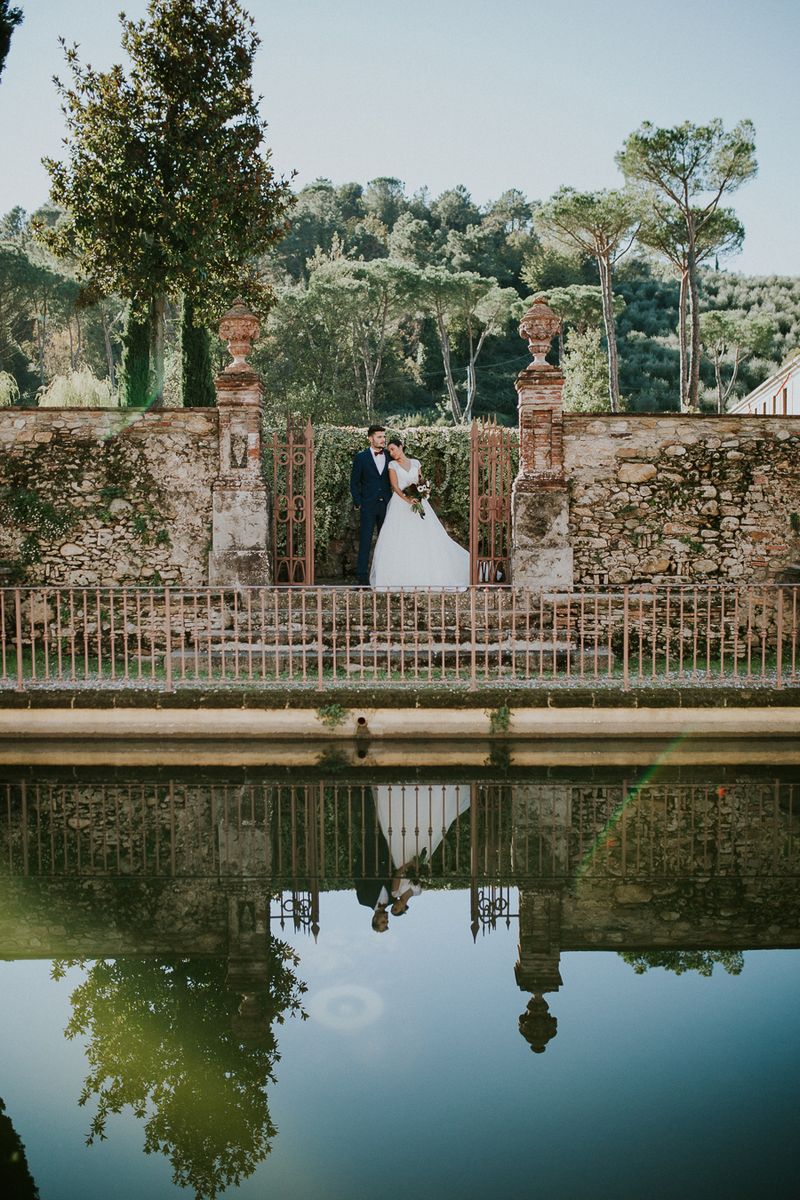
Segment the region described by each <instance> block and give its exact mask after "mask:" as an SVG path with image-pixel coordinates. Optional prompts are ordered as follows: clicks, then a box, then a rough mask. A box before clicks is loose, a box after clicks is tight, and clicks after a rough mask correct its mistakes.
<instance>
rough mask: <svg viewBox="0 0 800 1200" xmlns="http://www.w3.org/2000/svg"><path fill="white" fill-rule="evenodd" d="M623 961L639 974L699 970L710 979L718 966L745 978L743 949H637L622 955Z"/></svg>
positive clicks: (679, 972) (678, 972)
mask: <svg viewBox="0 0 800 1200" xmlns="http://www.w3.org/2000/svg"><path fill="white" fill-rule="evenodd" d="M620 958H621V959H622V960H623V962H626V963H628V964H629V965H630V966H632V967H633V969H634V971H635V972H636V974H637V975H644V973H645V971H649V970H650V969H651V968H652V967H662V968H663V969H664V970H665V971H674V973H675V974H676V975H684V974H685V973H686V972H687V971H697V973H698V975H705V976H709V975H711V974H712V973H713V970H714V967H715V966H717V965H719V966H721V967H723V968H724V969H725V970H726V971H727V973H728V974H729V975H741V973H742V971H743V969H744V956H743V955H742V952H741V950H636V951H632V952H628V951H623V952H620Z"/></svg>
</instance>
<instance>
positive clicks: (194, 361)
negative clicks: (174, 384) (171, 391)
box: [181, 296, 217, 408]
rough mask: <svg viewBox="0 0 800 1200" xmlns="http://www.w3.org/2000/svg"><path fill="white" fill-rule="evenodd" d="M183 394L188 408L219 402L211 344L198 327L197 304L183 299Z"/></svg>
mask: <svg viewBox="0 0 800 1200" xmlns="http://www.w3.org/2000/svg"><path fill="white" fill-rule="evenodd" d="M181 368H182V370H181V394H182V396H183V403H184V405H185V406H188V407H191V408H213V406H214V405H215V404H216V402H217V396H216V392H215V391H214V373H213V371H212V369H211V343H210V339H209V336H208V330H207V329H206V327H205V325H202V324H199V325H198V324H197V323H196V320H195V312H194V305H193V304H192V302H191V300H189V299H188V297H186V296H184V298H183V304H182V306H181Z"/></svg>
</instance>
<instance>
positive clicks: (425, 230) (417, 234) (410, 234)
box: [388, 212, 444, 268]
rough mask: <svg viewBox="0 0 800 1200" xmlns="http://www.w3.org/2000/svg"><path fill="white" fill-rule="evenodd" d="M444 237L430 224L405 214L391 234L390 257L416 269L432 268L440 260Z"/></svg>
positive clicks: (389, 242) (398, 220) (407, 213)
mask: <svg viewBox="0 0 800 1200" xmlns="http://www.w3.org/2000/svg"><path fill="white" fill-rule="evenodd" d="M443 244H444V235H443V234H442V233H441V232H440V231H439V230H435V229H433V227H432V226H431V224H430V222H428V221H423V220H422V219H421V218H420V217H415V216H414V215H413V213H411V212H404V213H403V214H402V216H400V217H399V218H398V219H397V222H396V223H395V226H394V229H393V230H392V232H391V233H390V234H389V240H388V246H389V257H390V258H392V259H395V260H396V261H397V262H404V263H408V264H410V265H411V266H414V267H420V268H423V267H430V266H432V265H433V264H434V263H435V262H437V260H438V259H439V258H440V255H441V251H442V246H443Z"/></svg>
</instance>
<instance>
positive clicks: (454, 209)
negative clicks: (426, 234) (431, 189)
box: [431, 183, 481, 233]
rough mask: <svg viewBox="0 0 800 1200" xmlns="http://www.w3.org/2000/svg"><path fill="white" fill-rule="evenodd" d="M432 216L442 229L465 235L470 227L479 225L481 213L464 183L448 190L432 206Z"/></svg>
mask: <svg viewBox="0 0 800 1200" xmlns="http://www.w3.org/2000/svg"><path fill="white" fill-rule="evenodd" d="M431 215H432V216H433V218H434V220H435V221H436V223H437V225H438V226H439V227H440V229H455V230H458V231H459V232H461V233H464V232H465V230H467V229H468V228H469V227H470V225H479V224H480V220H481V213H480V209H479V208H478V206H477V205H476V204H475V203H474V201H473V199H472V196H470V194H469V192H468V191H467V189H466V188H465V187H464V185H463V183H459V184H457V186H456V187H454V188H448V189H447V191H444V192H442V194H441V196H437V197H436V199H435V200H434V202H433V204H432V205H431Z"/></svg>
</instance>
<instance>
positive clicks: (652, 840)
mask: <svg viewBox="0 0 800 1200" xmlns="http://www.w3.org/2000/svg"><path fill="white" fill-rule="evenodd" d="M799 810H800V784H797V783H794V782H790V781H787V780H785V779H777V778H776V779H772V778H763V779H753V778H741V779H734V780H733V781H730V780H728V779H727V777H726V780H725V782H721V783H715V782H714V781H713V780H712V781H707V782H705V783H696V784H686V783H682V782H678V781H668V782H658V783H655V782H649V783H648V782H645V783H644V784H637V783H624V782H623V783H620V782H614V783H592V782H576V781H572V782H568V781H545V782H531V783H515V784H511V783H507V782H503V783H500V782H479V783H473V784H471V785H470V784H466V783H462V784H457V783H454V784H442V783H435V784H417V783H411V784H409V783H407V784H399V783H395V784H379V785H376V786H368V785H364V784H360V783H343V782H338V781H330V780H328V781H317V782H313V783H308V784H297V785H288V784H279V783H273V782H268V783H247V784H235V785H227V784H218V783H205V782H201V783H186V782H177V781H173V782H149V783H146V782H123V783H119V782H113V783H100V782H92V781H88V780H87V781H83V782H81V781H76V780H70V781H69V782H59V783H47V782H27V781H22V782H17V783H4V784H2V785H0V873H3V874H6V875H12V876H39V877H42V876H44V877H81V878H90V877H116V878H131V877H138V878H161V879H168V878H218V879H226V878H227V879H237V878H244V879H258V880H262V881H263V882H264V885H265V887H266V888H267V890H269V891H270V892H272V893H273V894H275V895H277V894H278V893H280V892H287V893H293V894H295V897H296V900H295V901H291V898H289V899H288V900H287V906H286V907H285V908H284V909H283V910H282V914H283V917H284V921H286V920H292V921H294V919H295V917H297V916H300V917H302V916H303V914H302V913H301V911H300V909H301V907H302V902H304V901H303V897H309V896H310V897H313V896H314V895H318V893H319V891H324V890H326V889H329V888H342V887H353V886H355V885H356V883H357V882H358V881H359V880H364V879H366V878H379V877H381V878H384V877H389V876H391V875H393V874H397V873H399V872H400V871H401V868H405V872H406V873H409V872H410V873H413V874H414V875H415V876H416V877H418V878H419V879H420V880H421V881H422V883H423V886H436V885H437V884H441V883H446V882H448V881H450V882H453V883H458V884H462V885H464V886H468V885H472V886H474V887H476V888H484V889H491V888H492V887H496V888H501V887H504V886H505V887H507V886H512V885H516V884H521V883H524V882H525V881H529V880H540V881H542V880H543V881H568V880H570V879H576V878H591V877H594V876H597V877H605V876H610V877H613V878H619V879H631V880H634V879H641V878H649V879H653V878H660V877H666V876H668V875H670V874H675V873H679V874H686V875H705V876H710V875H741V874H749V875H759V874H767V873H770V872H773V873H774V872H778V873H783V874H786V875H790V874H800V838H799V836H798V834H799V833H800V811H799ZM497 894H498V895H501V893H499V892H498V893H497ZM485 895H486V896H490V895H491V893H490V892H489V891H487V892H486V893H485ZM489 908H490V909H491V912H492V913H493V914H494V919H496V918H497V916H498V915H500V916H502V914H501V913H500V910H499V909H498V908H497V906H496V905H495V906H494V908H492V906H491V905H490V906H489ZM276 911H277V910H276ZM488 911H489V910H488V909H487V912H488ZM490 915H491V913H490ZM315 921H316V915H315V914H311V924H312V925H313V924H314V922H315ZM304 923H306V924H308V922H304Z"/></svg>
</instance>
